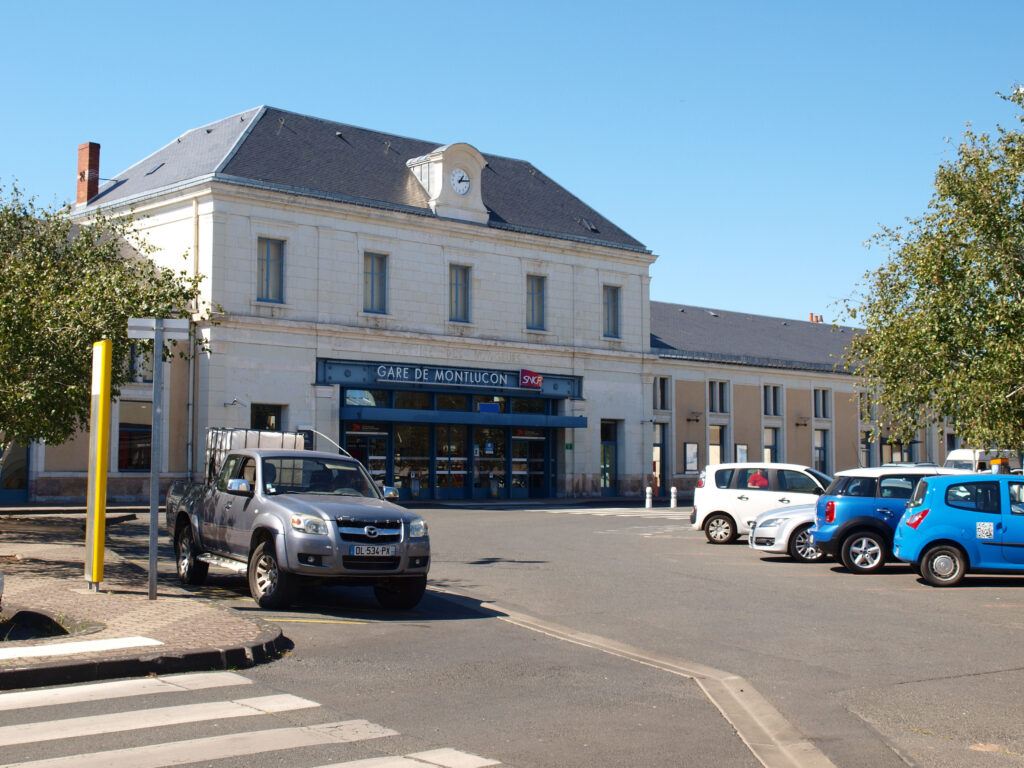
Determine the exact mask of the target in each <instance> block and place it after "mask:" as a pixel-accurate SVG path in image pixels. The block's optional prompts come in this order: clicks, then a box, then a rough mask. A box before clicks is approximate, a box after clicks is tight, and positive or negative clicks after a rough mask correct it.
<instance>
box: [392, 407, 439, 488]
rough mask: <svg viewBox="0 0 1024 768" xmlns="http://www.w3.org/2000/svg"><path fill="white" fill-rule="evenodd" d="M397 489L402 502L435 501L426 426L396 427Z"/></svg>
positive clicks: (428, 434) (428, 436)
mask: <svg viewBox="0 0 1024 768" xmlns="http://www.w3.org/2000/svg"><path fill="white" fill-rule="evenodd" d="M395 487H396V488H397V489H398V498H399V499H431V498H433V492H432V485H431V482H430V427H429V426H427V425H426V424H396V425H395Z"/></svg>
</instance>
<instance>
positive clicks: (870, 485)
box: [825, 475, 875, 497]
mask: <svg viewBox="0 0 1024 768" xmlns="http://www.w3.org/2000/svg"><path fill="white" fill-rule="evenodd" d="M825 494H826V495H827V496H860V497H868V496H874V495H875V478H873V477H857V476H856V475H852V476H851V475H844V476H843V477H837V478H836V479H835V480H833V481H832V485H830V486H829V487H828V488H827V489H826V491H825Z"/></svg>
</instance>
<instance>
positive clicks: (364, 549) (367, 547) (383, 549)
mask: <svg viewBox="0 0 1024 768" xmlns="http://www.w3.org/2000/svg"><path fill="white" fill-rule="evenodd" d="M348 553H349V554H350V555H356V556H362V557H394V556H395V545H394V544H353V545H352V546H351V548H350V549H349V551H348Z"/></svg>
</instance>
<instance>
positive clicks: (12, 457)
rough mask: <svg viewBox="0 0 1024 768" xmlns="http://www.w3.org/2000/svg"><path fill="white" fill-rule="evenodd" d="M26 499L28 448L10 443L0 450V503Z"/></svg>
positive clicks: (11, 502)
mask: <svg viewBox="0 0 1024 768" xmlns="http://www.w3.org/2000/svg"><path fill="white" fill-rule="evenodd" d="M25 501H28V449H27V448H26V447H25V446H23V445H18V444H17V443H11V444H10V445H9V446H7V450H6V451H0V504H19V503H21V502H25Z"/></svg>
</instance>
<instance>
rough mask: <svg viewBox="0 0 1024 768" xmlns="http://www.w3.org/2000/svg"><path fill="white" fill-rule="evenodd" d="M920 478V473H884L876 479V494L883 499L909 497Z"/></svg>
mask: <svg viewBox="0 0 1024 768" xmlns="http://www.w3.org/2000/svg"><path fill="white" fill-rule="evenodd" d="M920 479H921V476H920V475H886V476H885V477H883V478H881V479H880V480H879V481H878V495H879V496H880V497H881V498H883V499H909V498H910V497H911V496H912V495H913V494H914V488H915V487H917V481H918V480H920Z"/></svg>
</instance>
